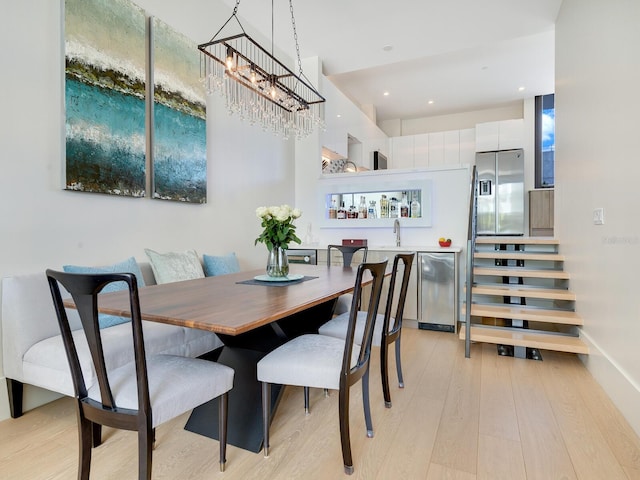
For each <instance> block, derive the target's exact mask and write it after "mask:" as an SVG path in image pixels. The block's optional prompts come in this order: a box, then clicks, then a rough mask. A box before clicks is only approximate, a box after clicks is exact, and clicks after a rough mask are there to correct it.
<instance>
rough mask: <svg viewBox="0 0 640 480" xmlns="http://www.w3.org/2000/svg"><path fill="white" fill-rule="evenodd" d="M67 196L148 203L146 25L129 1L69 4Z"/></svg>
mask: <svg viewBox="0 0 640 480" xmlns="http://www.w3.org/2000/svg"><path fill="white" fill-rule="evenodd" d="M64 18H65V62H66V66H65V115H66V123H65V127H66V134H65V136H66V142H65V145H66V189H68V190H80V191H85V192H99V193H108V194H113V195H126V196H133V197H144V196H145V185H146V183H145V182H146V171H145V163H146V153H145V152H146V136H145V105H146V101H145V77H146V75H145V71H146V67H145V66H146V46H145V45H146V40H145V39H146V18H145V13H144V11H143V10H141V9H140V8H139V7H137V6H136V5H134V4H133V3H131V2H130V1H128V0H65V17H64Z"/></svg>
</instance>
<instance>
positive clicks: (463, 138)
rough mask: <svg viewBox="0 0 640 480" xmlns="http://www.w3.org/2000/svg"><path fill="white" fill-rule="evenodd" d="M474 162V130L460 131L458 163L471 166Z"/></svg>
mask: <svg viewBox="0 0 640 480" xmlns="http://www.w3.org/2000/svg"><path fill="white" fill-rule="evenodd" d="M475 162H476V129H475V128H465V129H464V130H460V163H468V164H471V165H473V164H474V163H475Z"/></svg>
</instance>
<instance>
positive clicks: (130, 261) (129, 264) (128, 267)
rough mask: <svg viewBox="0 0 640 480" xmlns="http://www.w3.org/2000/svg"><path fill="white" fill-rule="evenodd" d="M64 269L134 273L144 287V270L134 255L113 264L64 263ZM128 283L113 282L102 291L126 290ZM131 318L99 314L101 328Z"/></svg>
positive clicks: (83, 271)
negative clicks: (88, 265)
mask: <svg viewBox="0 0 640 480" xmlns="http://www.w3.org/2000/svg"><path fill="white" fill-rule="evenodd" d="M62 269H63V270H64V271H65V272H67V273H133V274H134V275H135V276H136V279H137V280H138V287H144V278H143V277H142V271H141V270H140V267H139V266H138V262H136V259H135V258H134V257H130V258H127V259H126V260H124V261H122V262H119V263H115V264H113V265H105V266H101V267H84V266H80V265H64V266H63V267H62ZM126 288H127V284H126V283H125V282H113V283H111V284H109V285H107V286H106V287H105V288H104V289H103V290H102V293H109V292H117V291H118V290H125V289H126ZM130 320H131V319H130V318H127V317H119V316H116V315H107V314H104V313H101V314H99V315H98V323H99V324H100V328H107V327H112V326H114V325H118V324H120V323H125V322H128V321H130Z"/></svg>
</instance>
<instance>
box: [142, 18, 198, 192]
mask: <svg viewBox="0 0 640 480" xmlns="http://www.w3.org/2000/svg"><path fill="white" fill-rule="evenodd" d="M151 28H152V30H151V31H152V35H151V38H152V45H153V47H152V59H153V63H152V65H153V69H152V72H153V73H152V74H153V89H154V94H153V136H152V145H153V150H152V152H153V153H152V155H153V157H152V158H153V197H154V198H158V199H163V200H175V201H180V202H190V203H206V201H207V152H206V150H207V145H206V127H207V125H206V100H205V91H204V86H203V85H202V82H201V81H200V55H199V52H198V49H197V45H196V44H195V43H194V42H193V41H192V40H190V39H188V38H187V37H186V36H184V35H182V34H181V33H179V32H177V31H175V30H174V29H172V28H171V27H170V26H169V25H167V24H166V23H164V22H162V21H161V20H159V19H157V18H152V20H151Z"/></svg>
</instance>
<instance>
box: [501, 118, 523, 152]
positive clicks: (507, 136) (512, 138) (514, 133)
mask: <svg viewBox="0 0 640 480" xmlns="http://www.w3.org/2000/svg"><path fill="white" fill-rule="evenodd" d="M523 144H524V120H523V119H522V118H518V119H516V120H504V121H502V122H500V135H499V137H498V147H500V148H499V150H511V149H513V148H522V147H523V146H524V145H523Z"/></svg>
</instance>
